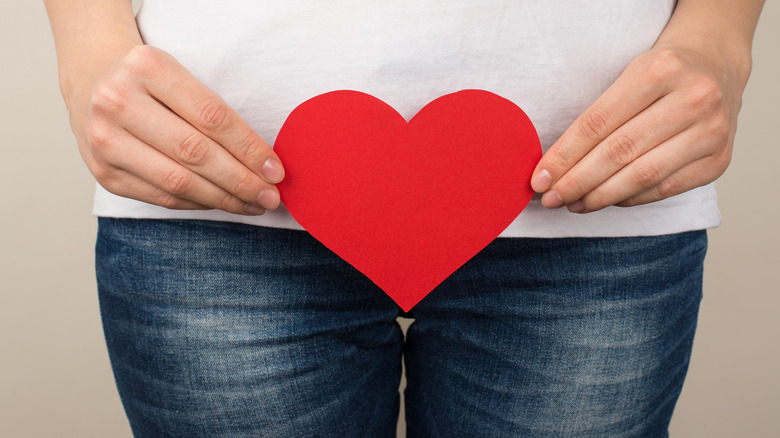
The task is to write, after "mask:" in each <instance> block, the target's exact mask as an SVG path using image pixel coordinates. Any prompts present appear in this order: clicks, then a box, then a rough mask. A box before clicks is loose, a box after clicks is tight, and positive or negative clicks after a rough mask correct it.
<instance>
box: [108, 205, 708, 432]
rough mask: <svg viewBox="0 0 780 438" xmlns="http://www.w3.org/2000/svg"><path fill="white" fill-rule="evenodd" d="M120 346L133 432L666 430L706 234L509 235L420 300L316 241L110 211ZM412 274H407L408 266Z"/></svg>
mask: <svg viewBox="0 0 780 438" xmlns="http://www.w3.org/2000/svg"><path fill="white" fill-rule="evenodd" d="M99 223H100V226H99V235H98V243H97V276H98V286H99V295H100V309H101V314H102V318H103V325H104V329H105V336H106V341H107V344H108V351H109V354H110V358H111V364H112V367H113V370H114V374H115V377H116V383H117V386H118V389H119V394H120V396H121V398H122V402H123V404H124V407H125V410H126V412H127V416H128V418H129V420H130V425H131V427H132V429H133V432H134V434H135V436H136V437H169V436H170V437H275V438H280V437H281V438H283V437H330V436H333V437H340V438H346V437H361V438H363V437H393V436H395V426H396V421H397V417H398V409H399V394H398V385H399V379H400V377H401V361H402V358H403V361H404V363H405V365H406V372H407V388H406V392H405V404H406V418H407V425H408V430H407V434H408V435H407V436H409V437H412V438H414V437H481V436H484V437H492V438H496V437H629V436H630V437H663V436H667V428H668V424H669V420H670V418H671V415H672V410H673V408H674V405H675V402H676V400H677V398H678V396H679V393H680V390H681V388H682V384H683V380H684V378H685V373H686V370H687V367H688V360H689V357H690V352H691V347H692V343H693V336H694V330H695V326H696V316H697V312H698V307H699V302H700V300H701V281H702V263H703V259H704V254H705V252H706V245H707V239H706V232H704V231H696V232H689V233H682V234H677V235H669V236H658V237H632V238H605V239H498V240H496V241H494V242H493V243H491V244H490V245H489V246H488V247H487V248H485V249H484V250H483V251H482V252H480V253H479V254H478V255H477V256H476V257H474V258H473V259H472V260H471V261H469V262H468V263H467V264H466V265H464V266H463V267H462V268H461V269H459V270H458V271H457V272H455V273H454V274H453V275H452V276H451V277H450V278H449V279H447V280H446V281H445V282H444V283H442V284H441V285H440V286H439V287H438V288H437V289H436V290H434V291H433V292H432V293H431V294H430V295H429V296H428V297H426V298H424V299H423V300H422V301H421V302H420V303H419V304H418V305H417V306H416V307H414V309H412V314H413V315H412V316H413V317H414V322H413V323H412V325H411V327H410V329H409V331H408V333H407V336H406V339H404V335H403V333H402V331H401V329H400V327H399V325H398V323H397V321H396V318H397V317H398V316H399V313H400V311H399V308H398V306H396V305H395V303H393V301H392V300H390V299H389V298H388V297H387V296H386V295H385V294H384V293H383V292H382V291H381V290H380V289H378V288H377V287H376V286H375V285H373V283H371V282H370V281H369V280H368V279H366V278H365V277H364V276H363V275H362V274H360V273H359V272H357V271H355V270H354V269H353V268H352V267H351V266H349V265H348V264H347V263H346V262H344V261H343V260H341V259H340V258H339V257H338V256H336V255H334V254H332V253H331V252H330V251H329V250H327V249H326V248H325V247H323V246H322V245H321V244H320V243H319V242H317V241H316V240H314V239H313V238H311V237H310V236H309V235H308V234H307V233H304V232H301V231H294V230H284V229H272V228H263V227H255V226H246V225H239V224H233V223H223V222H207V221H183V220H132V219H100V222H99ZM399 275H403V273H399Z"/></svg>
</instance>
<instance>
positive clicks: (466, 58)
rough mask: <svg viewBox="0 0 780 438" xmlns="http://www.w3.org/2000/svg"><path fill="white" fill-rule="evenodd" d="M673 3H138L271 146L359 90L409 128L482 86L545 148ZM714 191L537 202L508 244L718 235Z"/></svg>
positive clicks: (161, 41) (203, 214)
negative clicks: (639, 199) (302, 115)
mask: <svg viewBox="0 0 780 438" xmlns="http://www.w3.org/2000/svg"><path fill="white" fill-rule="evenodd" d="M674 7H675V1H674V0H631V1H626V0H604V1H598V2H582V1H573V0H568V1H563V0H550V1H536V0H533V1H532V0H479V1H476V0H427V1H419V0H393V1H378V0H375V1H360V2H356V1H349V0H329V1H320V0H288V1H267V0H231V1H228V2H216V1H213V0H210V1H205V0H145V1H144V4H143V7H142V9H141V11H140V12H139V15H138V17H137V19H138V25H139V28H140V30H141V34H142V36H143V38H144V41H145V42H146V43H147V44H149V45H152V46H155V47H158V48H161V49H163V50H166V51H168V52H169V53H171V54H172V55H173V56H175V57H176V58H177V59H178V60H179V62H181V63H182V64H183V65H184V66H185V67H187V68H188V69H189V70H190V71H191V72H192V73H193V74H194V75H195V76H196V77H197V78H199V79H200V80H201V81H203V82H204V83H205V84H206V85H207V86H209V87H210V88H211V89H213V90H214V91H216V92H217V93H218V94H219V95H221V96H222V97H223V98H224V99H225V101H226V102H227V103H228V104H229V105H231V106H232V107H233V108H234V109H235V110H236V111H237V112H238V113H239V114H240V115H241V116H242V117H243V118H244V119H245V120H246V121H247V122H248V123H249V125H250V126H252V128H253V129H254V130H255V131H256V132H258V133H259V134H260V135H261V136H262V137H263V138H264V139H265V140H266V141H268V143H269V144H273V142H274V139H275V138H276V135H277V133H278V131H279V129H280V128H281V126H282V124H283V122H284V120H285V119H286V117H287V115H288V114H289V113H290V112H291V111H292V110H293V109H294V108H295V107H296V106H297V105H299V104H300V103H302V102H304V101H306V100H307V99H309V98H311V97H314V96H316V95H319V94H322V93H325V92H328V91H333V90H342V89H350V90H358V91H362V92H366V93H369V94H372V95H374V96H376V97H378V98H379V99H382V100H384V101H385V102H387V103H388V104H389V105H391V106H392V107H393V108H395V109H396V110H398V112H399V113H400V114H401V115H403V116H404V117H405V118H407V120H408V119H410V118H411V117H412V116H413V115H414V114H416V112H417V111H419V110H420V109H421V108H422V107H423V106H425V104H427V103H428V102H430V101H431V100H433V99H435V98H437V97H439V96H442V95H445V94H448V93H452V92H455V91H458V90H462V89H471V88H475V89H484V90H488V91H491V92H494V93H496V94H499V95H501V96H503V97H505V98H507V99H510V100H512V101H513V102H514V103H516V104H517V105H518V106H520V107H521V108H523V110H524V111H525V112H526V113H527V114H528V116H529V117H530V119H531V120H532V121H533V123H534V125H535V126H536V129H537V131H538V133H539V137H540V140H541V143H542V148H543V150H547V149H548V148H549V147H550V146H551V145H552V144H553V143H554V142H555V140H556V139H557V138H558V137H559V136H560V135H561V134H562V133H563V132H564V131H565V130H566V128H567V127H568V126H569V125H570V124H571V123H572V122H573V121H574V119H575V118H576V117H577V116H578V115H579V114H580V113H582V111H583V110H585V109H586V108H587V107H588V106H589V105H590V104H591V103H593V101H594V100H595V99H596V98H597V97H598V96H599V95H600V94H601V93H602V92H603V91H604V90H605V89H606V88H607V87H609V86H610V85H611V84H612V83H613V82H614V80H615V79H616V78H617V77H618V76H619V75H620V73H621V72H622V71H623V69H624V68H625V66H626V65H627V64H628V63H629V62H630V61H631V60H632V59H633V58H634V57H635V56H637V55H639V54H640V53H642V52H644V51H647V50H648V49H650V48H651V47H652V45H653V43H654V42H655V40H656V39H657V37H658V35H659V34H660V33H661V31H662V30H663V28H664V26H665V25H666V23H667V22H668V20H669V17H670V16H671V14H672V11H673V10H674ZM94 213H95V214H96V215H98V216H112V217H130V218H187V219H208V220H222V221H233V222H242V223H247V224H255V225H264V226H271V227H284V228H300V226H299V225H298V224H297V223H296V222H295V220H294V219H293V218H292V217H291V216H290V214H289V213H288V212H287V211H286V210H285V209H284V208H280V209H278V210H277V211H273V212H268V213H266V214H265V215H263V216H258V217H247V216H240V215H233V214H229V213H226V212H223V211H217V210H212V211H177V210H168V209H165V208H162V207H157V206H153V205H149V204H145V203H142V202H138V201H134V200H130V199H126V198H121V197H118V196H115V195H113V194H111V193H108V192H107V191H105V190H104V189H102V188H101V187H99V186H98V189H97V193H96V197H95V208H94ZM719 222H720V215H719V213H718V208H717V199H716V194H715V189H714V185H712V184H711V185H708V186H705V187H701V188H698V189H696V190H692V191H690V192H687V193H684V194H682V195H679V196H675V197H672V198H670V199H666V200H664V201H661V202H656V203H653V204H649V205H644V206H638V207H631V208H620V207H611V208H607V209H605V210H602V211H599V212H595V213H589V214H586V215H577V214H572V213H569V212H568V211H567V210H566V209H558V210H547V209H545V208H544V207H542V205H541V203H540V201H539V196H538V195H537V196H535V197H534V198H533V199H532V200H531V202H530V204H529V205H528V207H527V208H526V209H525V210H524V211H523V213H522V214H520V216H519V217H518V218H517V219H516V220H515V221H514V222H513V223H512V224H511V225H510V226H509V227H508V228H507V229H506V230H505V231H504V232H503V233H502V234H501V235H502V236H504V237H513V236H517V237H519V236H522V237H566V236H582V237H591V236H638V235H659V234H669V233H675V232H681V231H688V230H694V229H704V228H709V227H713V226H716V225H718V224H719Z"/></svg>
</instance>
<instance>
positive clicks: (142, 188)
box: [100, 168, 208, 210]
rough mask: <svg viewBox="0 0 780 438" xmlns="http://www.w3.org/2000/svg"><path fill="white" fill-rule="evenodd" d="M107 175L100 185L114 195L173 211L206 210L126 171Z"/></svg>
mask: <svg viewBox="0 0 780 438" xmlns="http://www.w3.org/2000/svg"><path fill="white" fill-rule="evenodd" d="M109 173H111V176H110V177H107V178H103V179H102V181H100V185H101V186H102V187H103V188H104V189H106V190H108V191H109V192H111V193H113V194H115V195H118V196H122V197H125V198H131V199H135V200H138V201H142V202H146V203H147V204H153V205H159V206H162V207H165V208H170V209H173V210H206V209H208V207H206V206H205V205H201V204H198V203H197V202H193V201H189V200H187V199H182V198H179V197H176V196H174V195H172V194H170V193H168V192H166V191H164V190H161V189H159V188H157V187H155V186H153V185H152V184H149V183H148V182H146V181H144V180H143V179H141V178H139V177H137V176H135V175H133V174H131V173H129V172H127V171H124V170H121V169H118V168H115V169H113V170H111V171H110V172H109Z"/></svg>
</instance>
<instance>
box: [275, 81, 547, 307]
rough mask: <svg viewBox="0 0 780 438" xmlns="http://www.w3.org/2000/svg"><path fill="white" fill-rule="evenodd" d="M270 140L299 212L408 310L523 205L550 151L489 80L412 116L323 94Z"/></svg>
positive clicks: (369, 100) (284, 190)
mask: <svg viewBox="0 0 780 438" xmlns="http://www.w3.org/2000/svg"><path fill="white" fill-rule="evenodd" d="M274 150H275V151H276V153H277V154H278V155H279V157H280V158H281V160H282V163H283V164H284V166H285V170H286V177H285V179H284V181H282V182H281V183H280V184H279V185H278V187H279V193H280V194H281V198H282V202H284V204H285V206H286V207H287V209H288V210H289V211H290V213H291V214H292V216H293V217H294V218H295V219H296V220H297V221H298V223H300V224H301V226H303V228H305V229H306V230H307V231H308V232H309V233H311V235H312V236H314V237H315V238H316V239H317V240H319V241H320V242H322V243H323V244H324V245H325V246H326V247H328V248H330V249H331V250H332V251H333V252H335V253H336V254H338V255H339V256H341V257H342V258H343V259H344V260H346V261H347V262H349V263H350V264H351V265H352V266H354V267H355V268H357V269H358V270H359V271H360V272H362V273H363V274H365V275H366V276H367V277H368V278H369V279H371V280H372V281H373V282H374V283H376V284H377V285H378V286H379V287H381V288H382V289H383V290H384V291H385V292H386V293H387V294H388V295H389V296H390V297H391V298H392V299H393V300H395V302H396V303H398V305H399V306H401V308H403V309H404V310H409V309H411V308H412V307H413V306H414V305H415V304H417V303H418V302H419V301H420V300H421V299H422V298H423V297H425V296H426V295H427V294H428V293H429V292H430V291H432V290H433V289H434V288H435V287H436V286H438V285H439V283H441V282H442V281H444V279H445V278H447V277H448V276H449V275H450V274H452V273H453V272H455V270H456V269H458V268H459V267H460V266H461V265H463V264H464V263H466V262H467V261H468V260H469V259H470V258H471V257H473V256H474V255H476V254H477V253H478V252H479V251H480V250H482V248H484V247H485V246H487V244H488V243H490V242H491V241H492V240H493V239H495V238H496V237H497V236H498V235H499V234H500V233H501V232H502V231H503V230H504V229H506V227H507V226H508V225H509V224H510V223H511V222H512V221H513V220H514V219H515V218H516V217H517V215H518V214H520V212H521V211H522V210H523V208H525V206H526V205H527V204H528V201H530V199H531V196H533V193H534V192H533V190H532V189H531V185H530V178H531V173H532V172H533V169H534V167H535V166H536V163H537V162H538V161H539V159H540V158H541V156H542V151H541V146H540V144H539V137H538V136H537V134H536V130H535V129H534V127H533V124H532V123H531V121H530V120H529V119H528V117H527V116H526V115H525V113H524V112H523V111H522V110H521V109H520V108H519V107H517V106H516V105H515V104H514V103H512V102H510V101H509V100H506V99H504V98H502V97H500V96H497V95H495V94H493V93H490V92H487V91H482V90H465V91H460V92H457V93H453V94H448V95H446V96H442V97H440V98H438V99H436V100H434V101H433V102H431V103H429V104H428V105H426V106H425V107H424V108H423V109H422V110H420V112H419V113H418V114H417V115H416V116H414V118H412V120H411V121H409V122H408V123H407V122H406V121H405V120H404V118H403V117H402V116H401V115H400V114H398V112H396V111H395V110H394V109H393V108H392V107H390V106H389V105H387V104H386V103H384V102H382V101H381V100H379V99H377V98H375V97H373V96H370V95H368V94H365V93H360V92H357V91H334V92H331V93H326V94H323V95H320V96H317V97H314V98H312V99H310V100H308V101H306V102H304V103H302V104H301V105H300V106H298V107H297V108H295V110H293V111H292V113H290V115H289V117H288V118H287V120H286V121H285V123H284V125H283V126H282V129H281V131H280V132H279V135H278V137H277V139H276V144H275V146H274ZM475 293H478V291H475Z"/></svg>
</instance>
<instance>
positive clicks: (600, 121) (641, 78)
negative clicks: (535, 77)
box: [531, 61, 671, 205]
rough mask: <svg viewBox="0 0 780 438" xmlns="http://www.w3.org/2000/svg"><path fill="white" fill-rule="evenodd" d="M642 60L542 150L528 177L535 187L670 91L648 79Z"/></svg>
mask: <svg viewBox="0 0 780 438" xmlns="http://www.w3.org/2000/svg"><path fill="white" fill-rule="evenodd" d="M644 64H645V62H641V61H640V62H633V63H631V64H630V65H629V66H628V67H627V68H626V71H625V72H624V73H623V74H622V75H620V77H618V79H617V80H616V81H615V83H613V84H612V85H611V86H610V87H609V88H608V89H607V90H606V91H605V92H604V93H603V94H602V95H601V96H600V97H599V98H598V99H596V101H595V102H594V103H593V104H592V105H591V106H590V107H589V108H588V109H587V110H585V112H583V113H582V114H581V115H580V116H579V117H577V119H576V120H575V121H574V123H572V125H571V126H569V128H568V129H567V130H566V131H565V132H564V133H563V135H562V136H561V137H560V138H559V139H558V141H556V142H555V144H553V146H552V147H551V148H550V149H549V150H548V151H547V153H545V154H544V156H543V157H542V159H541V160H540V161H539V163H538V164H537V166H536V169H535V170H534V175H533V177H532V178H531V186H532V187H533V189H534V190H535V191H537V192H545V191H547V190H548V189H549V188H550V187H551V186H552V185H553V184H554V183H555V182H556V181H558V180H559V179H560V178H561V177H562V176H563V175H564V174H565V173H566V172H567V171H568V170H569V169H571V168H572V167H574V165H575V164H576V163H577V162H579V161H580V160H581V159H582V157H584V156H585V155H586V154H587V153H588V152H589V151H590V150H591V149H593V148H594V147H595V146H596V145H597V144H599V143H600V142H601V141H603V140H604V139H605V138H607V136H609V135H610V134H611V133H612V132H614V131H615V130H616V129H618V128H619V127H620V126H622V125H623V124H624V123H626V122H627V121H628V120H630V119H632V118H633V117H634V116H636V115H637V114H639V113H640V112H642V111H643V110H644V109H645V108H647V107H649V106H650V105H651V104H652V103H653V102H655V101H656V100H658V99H660V98H661V97H663V96H665V95H666V94H668V93H669V92H670V91H671V87H670V85H669V84H667V83H666V82H664V81H662V80H648V78H647V74H646V72H645V71H644V69H645V68H646V66H644ZM561 205H562V204H561Z"/></svg>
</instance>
